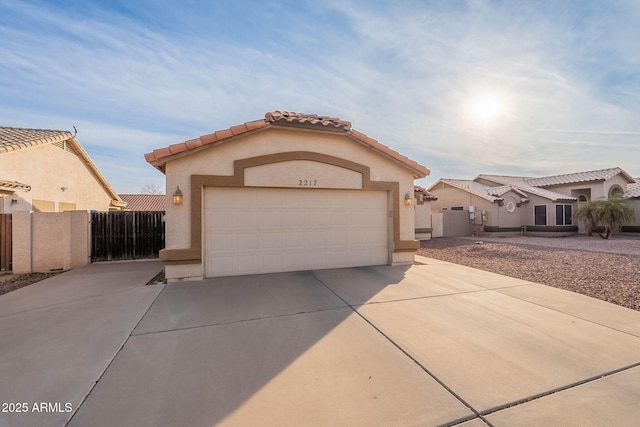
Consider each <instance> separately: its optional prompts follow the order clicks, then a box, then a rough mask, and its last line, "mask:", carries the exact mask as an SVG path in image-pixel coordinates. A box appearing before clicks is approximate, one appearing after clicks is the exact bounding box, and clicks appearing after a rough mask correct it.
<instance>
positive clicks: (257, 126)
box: [245, 120, 267, 131]
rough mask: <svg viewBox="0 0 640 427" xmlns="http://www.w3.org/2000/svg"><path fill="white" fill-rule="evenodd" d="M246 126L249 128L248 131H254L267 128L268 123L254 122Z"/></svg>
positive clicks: (262, 121) (247, 123)
mask: <svg viewBox="0 0 640 427" xmlns="http://www.w3.org/2000/svg"><path fill="white" fill-rule="evenodd" d="M245 125H246V126H247V130H249V131H252V130H256V129H260V128H262V127H265V126H266V125H267V122H266V121H264V120H253V121H251V122H246V123H245Z"/></svg>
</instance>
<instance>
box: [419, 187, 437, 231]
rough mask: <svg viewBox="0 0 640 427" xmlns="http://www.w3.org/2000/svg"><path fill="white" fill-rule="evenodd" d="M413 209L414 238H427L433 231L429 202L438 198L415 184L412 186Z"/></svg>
mask: <svg viewBox="0 0 640 427" xmlns="http://www.w3.org/2000/svg"><path fill="white" fill-rule="evenodd" d="M413 195H414V202H415V205H414V209H415V218H414V223H415V231H416V240H429V239H431V237H432V233H433V224H432V222H431V202H432V201H433V200H437V199H438V198H437V197H436V196H434V195H433V194H431V193H429V192H428V191H427V189H426V188H424V187H420V186H419V185H415V186H414V187H413Z"/></svg>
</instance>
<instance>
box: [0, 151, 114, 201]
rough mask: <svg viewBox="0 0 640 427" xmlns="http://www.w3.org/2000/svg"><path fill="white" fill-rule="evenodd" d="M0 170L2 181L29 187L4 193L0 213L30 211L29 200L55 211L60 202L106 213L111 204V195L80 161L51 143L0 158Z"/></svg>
mask: <svg viewBox="0 0 640 427" xmlns="http://www.w3.org/2000/svg"><path fill="white" fill-rule="evenodd" d="M0 171H1V174H2V178H3V179H8V180H11V181H18V182H21V183H23V184H27V185H30V186H31V191H20V190H18V191H16V192H15V193H13V194H9V193H7V192H5V193H4V194H3V196H4V197H2V198H1V199H0V202H2V206H1V209H2V211H0V212H4V213H11V212H19V211H30V210H32V202H33V200H47V201H52V202H54V203H55V204H54V209H55V211H56V212H59V211H61V209H60V203H70V204H75V208H76V209H78V210H98V211H106V210H109V206H110V204H111V196H110V195H109V193H107V191H106V190H105V188H104V187H103V186H102V185H101V184H100V183H99V182H98V181H97V180H96V178H95V177H94V175H93V174H92V173H91V171H90V170H89V168H88V167H87V165H86V164H85V163H84V162H83V160H82V158H80V157H79V156H77V155H76V154H73V153H70V152H68V151H65V150H63V149H61V148H58V147H56V146H54V145H51V144H46V145H42V146H37V147H31V148H27V149H24V150H18V151H15V152H12V153H4V154H2V155H0ZM62 187H64V188H65V189H64V191H63V190H62V189H61V188H62ZM12 200H16V201H17V202H12Z"/></svg>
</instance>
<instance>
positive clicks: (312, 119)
mask: <svg viewBox="0 0 640 427" xmlns="http://www.w3.org/2000/svg"><path fill="white" fill-rule="evenodd" d="M271 126H290V127H294V128H300V127H304V128H311V129H317V130H331V131H338V132H344V133H345V135H347V136H348V137H350V138H352V139H354V140H356V141H357V142H359V143H361V144H364V145H366V146H368V147H370V148H373V149H375V150H377V151H378V152H380V153H381V154H383V155H384V156H387V157H389V158H391V159H392V160H394V161H396V162H399V163H401V164H402V165H404V166H405V167H407V168H409V169H411V170H412V171H413V173H414V176H416V177H419V178H424V177H425V176H427V175H429V169H427V168H426V167H424V166H422V165H421V164H419V163H417V162H415V161H413V160H411V159H409V158H408V157H406V156H403V155H402V154H400V153H398V152H397V151H395V150H392V149H391V148H389V147H387V146H386V145H384V144H381V143H379V142H378V141H376V140H375V139H373V138H370V137H368V136H367V135H365V134H363V133H361V132H358V131H356V130H355V129H352V128H351V123H350V122H347V121H344V120H340V119H337V118H332V117H328V116H318V115H317V114H302V113H294V112H286V111H285V112H283V111H273V112H268V113H266V114H265V118H264V119H261V120H254V121H251V122H245V123H243V124H241V125H238V126H233V127H231V128H229V129H223V130H219V131H216V132H214V133H211V134H207V135H203V136H201V137H200V138H195V139H191V140H188V141H185V142H181V143H178V144H173V145H170V146H169V147H165V148H159V149H156V150H153V152H151V153H147V154H145V155H144V157H145V159H146V161H147V162H149V163H151V164H152V165H153V166H154V167H155V168H157V169H158V170H160V171H161V172H163V173H164V168H165V165H166V162H167V160H169V159H170V158H171V156H174V155H178V154H180V153H183V152H186V151H189V150H192V149H196V148H198V147H202V146H205V145H209V144H213V145H215V144H217V143H220V142H223V141H225V140H229V139H231V138H233V137H236V136H238V135H242V134H246V133H250V132H256V131H261V130H264V129H267V128H269V127H271Z"/></svg>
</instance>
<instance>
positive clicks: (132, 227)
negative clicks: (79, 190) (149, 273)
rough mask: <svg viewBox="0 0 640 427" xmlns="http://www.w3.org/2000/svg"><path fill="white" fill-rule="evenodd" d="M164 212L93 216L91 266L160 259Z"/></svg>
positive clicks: (162, 244)
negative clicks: (131, 260) (127, 260)
mask: <svg viewBox="0 0 640 427" xmlns="http://www.w3.org/2000/svg"><path fill="white" fill-rule="evenodd" d="M162 248H164V212H135V211H116V212H92V214H91V262H97V261H115V260H125V259H142V258H158V254H159V252H160V249H162Z"/></svg>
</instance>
